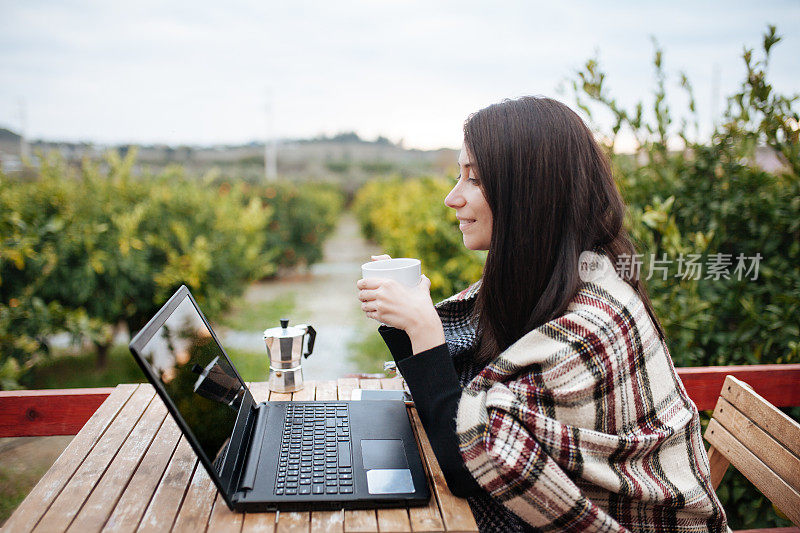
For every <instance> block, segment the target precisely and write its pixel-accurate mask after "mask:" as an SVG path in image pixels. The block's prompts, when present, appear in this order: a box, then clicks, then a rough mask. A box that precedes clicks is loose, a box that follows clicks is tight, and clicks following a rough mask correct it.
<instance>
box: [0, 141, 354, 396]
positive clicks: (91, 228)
mask: <svg viewBox="0 0 800 533" xmlns="http://www.w3.org/2000/svg"><path fill="white" fill-rule="evenodd" d="M134 158H135V151H131V152H130V153H129V154H128V155H127V156H126V157H125V158H124V159H123V158H120V157H119V156H118V155H116V154H115V153H111V154H109V155H108V156H107V158H106V160H105V161H103V162H101V163H93V162H89V161H87V162H84V164H83V165H81V167H80V168H78V169H76V168H72V167H70V166H68V165H67V164H66V163H65V162H64V161H63V160H61V159H59V158H57V157H53V158H49V159H45V160H44V161H43V163H42V166H41V169H40V172H39V176H38V177H37V178H36V179H33V180H11V179H9V178H8V177H4V176H0V243H2V247H0V379H2V380H3V383H2V386H3V387H4V388H7V387H11V386H14V385H15V382H16V380H17V378H18V377H19V376H20V374H21V373H23V372H25V371H26V370H28V369H29V368H30V367H31V366H33V365H34V364H35V363H36V361H37V360H39V359H40V358H41V357H43V356H44V355H46V354H47V352H48V344H47V339H48V337H49V336H50V335H52V334H53V333H56V332H60V331H67V332H71V333H73V334H75V336H76V337H83V338H86V337H88V338H89V339H91V340H92V341H93V342H94V343H95V345H96V346H97V347H98V350H99V351H98V354H99V362H100V364H103V361H104V357H105V354H106V352H107V349H108V347H109V346H110V343H111V338H112V326H116V325H117V324H119V323H120V322H123V323H125V324H127V326H128V328H129V329H130V331H136V330H138V329H139V328H141V326H143V325H144V323H145V322H146V321H147V320H148V319H149V317H150V316H152V314H153V313H154V312H155V311H156V310H157V309H158V307H159V306H160V305H161V304H163V302H164V301H165V300H166V298H168V297H169V295H170V294H171V293H172V292H173V291H174V290H175V289H176V288H177V287H178V286H180V285H181V284H184V283H185V284H186V285H188V286H189V287H190V289H191V290H192V293H193V294H194V295H195V297H196V298H197V299H198V301H199V303H200V305H201V306H202V307H203V309H204V310H205V311H206V313H207V314H208V315H210V316H212V317H213V316H218V315H219V314H220V313H221V311H222V310H224V309H225V307H226V306H227V305H228V303H229V302H230V301H231V300H232V299H233V298H234V297H236V296H238V295H240V294H241V293H242V291H243V290H244V288H245V287H246V286H247V284H248V283H249V282H251V281H252V280H254V279H259V278H263V277H267V276H270V275H273V274H275V273H276V270H277V269H278V267H285V266H293V265H296V264H299V263H307V264H310V263H313V262H315V261H318V260H319V259H320V258H321V255H322V252H321V250H322V243H323V240H324V238H325V237H326V236H327V235H328V234H329V233H330V231H331V229H332V228H333V225H334V223H335V220H336V217H337V215H338V213H339V210H340V209H341V195H340V194H338V193H337V192H336V191H335V190H333V189H331V188H326V187H313V186H306V187H304V188H303V189H298V188H297V187H295V186H293V185H291V184H284V183H277V184H275V185H273V186H271V187H261V188H257V189H252V188H250V186H248V185H246V184H234V185H231V184H229V183H212V182H208V183H206V182H202V181H197V180H189V179H185V178H184V177H183V176H182V173H181V170H180V168H177V167H176V168H172V169H168V170H166V171H165V172H163V173H162V174H160V175H158V176H150V177H134V176H133V175H132V171H131V169H132V168H133V164H134Z"/></svg>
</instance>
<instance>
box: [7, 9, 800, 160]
mask: <svg viewBox="0 0 800 533" xmlns="http://www.w3.org/2000/svg"><path fill="white" fill-rule="evenodd" d="M171 4H174V5H170V3H169V2H163V1H162V2H156V1H151V0H145V1H141V0H140V1H137V2H118V1H108V0H104V1H97V2H73V1H65V0H59V1H57V2H55V1H36V0H14V1H8V0H0V126H5V127H10V128H11V129H14V130H19V129H20V124H21V120H20V110H21V109H24V111H25V116H26V117H27V118H26V121H25V123H26V131H27V134H28V136H29V137H31V138H45V139H50V140H71V141H83V140H85V141H92V142H97V143H127V142H138V143H157V142H165V143H170V144H179V143H186V144H212V143H239V142H249V141H252V140H262V139H264V138H265V136H266V135H267V133H268V131H269V126H268V124H267V122H268V121H267V120H266V118H265V117H266V115H267V113H266V107H267V103H268V101H271V104H272V109H273V112H272V124H273V126H272V129H271V131H272V132H273V134H274V135H275V136H278V137H309V136H314V135H318V134H333V133H337V132H341V131H349V130H355V131H357V132H358V133H359V134H361V135H362V136H363V137H366V138H374V137H375V136H377V135H379V134H382V135H385V136H387V137H389V138H390V139H392V140H394V141H397V140H399V139H401V138H402V139H404V141H405V144H406V146H411V147H419V148H436V147H440V146H448V147H457V146H458V145H460V143H461V132H462V129H461V128H462V124H463V121H464V119H465V118H466V116H467V115H468V114H469V113H470V112H472V111H475V110H477V109H480V108H481V107H484V106H486V105H488V104H491V103H493V102H496V101H498V100H500V99H502V98H507V97H513V96H520V95H525V94H544V95H548V96H554V97H557V98H559V99H561V100H562V101H565V102H566V103H569V104H571V103H572V99H571V97H570V95H569V93H568V92H567V93H565V94H559V93H558V92H557V88H558V86H559V85H560V84H563V81H564V80H567V79H571V78H572V77H574V72H575V70H576V69H578V68H579V67H580V66H581V65H582V64H583V63H584V62H585V61H586V60H587V59H588V58H590V57H593V56H594V55H595V54H597V55H598V56H599V58H600V62H601V65H602V66H603V68H604V69H605V71H606V73H607V82H608V84H609V88H610V89H611V91H612V93H613V94H615V95H616V96H617V98H618V100H619V101H620V102H621V103H623V104H624V105H628V106H632V105H633V104H634V103H635V102H636V101H638V100H641V99H644V100H645V101H646V102H649V101H651V91H652V87H653V84H654V81H653V69H652V56H653V45H652V43H651V36H654V37H655V38H656V39H658V41H659V43H660V44H661V46H662V47H663V49H664V51H665V66H666V70H667V73H668V74H670V75H672V76H673V77H672V80H673V82H672V84H673V89H672V93H675V94H676V99H675V102H676V104H677V103H678V100H677V93H678V92H679V91H678V90H677V89H674V85H675V84H676V83H677V75H676V74H677V72H678V71H679V70H684V71H686V72H687V73H688V75H689V78H690V79H691V81H692V82H693V84H694V86H695V92H696V97H697V101H698V107H699V113H700V118H701V119H702V121H703V124H704V129H707V128H708V124H710V121H711V117H712V115H713V111H714V109H713V108H712V104H713V102H714V99H713V96H712V95H713V93H714V90H713V87H714V82H713V80H714V78H715V74H714V73H715V72H718V76H717V77H718V79H719V84H718V85H719V91H718V93H719V99H718V100H717V103H718V108H719V109H722V107H723V104H724V97H725V96H726V95H728V94H730V93H731V92H732V91H734V90H735V89H736V88H737V86H738V85H739V83H740V82H741V80H742V78H743V71H744V67H743V64H742V60H741V52H742V48H743V46H749V47H756V48H758V47H760V43H761V36H762V33H763V32H764V31H765V28H766V26H767V24H770V23H771V24H776V25H777V26H778V32H779V33H780V34H782V35H783V36H784V40H783V41H782V42H781V43H780V44H779V45H778V46H777V47H776V48H775V49H774V53H773V60H772V61H773V62H772V64H771V69H770V72H771V74H770V79H771V80H772V81H773V83H774V85H775V86H776V88H777V89H778V90H780V91H783V92H785V93H794V92H798V91H800V83H799V82H800V53H798V52H800V2H798V1H796V0H786V1H774V2H769V1H767V2H763V3H759V2H753V1H752V0H748V1H738V0H726V1H724V2H722V1H721V2H706V1H702V0H701V1H696V0H695V1H691V2H688V1H671V2H641V1H635V2H634V1H631V2H614V1H608V0H606V1H604V2H591V1H571V2H548V3H547V4H543V3H539V2H532V1H515V2H502V1H498V2H488V1H484V2H472V1H467V0H459V1H435V0H422V1H412V0H405V1H400V0H397V1H395V0H371V1H367V0H333V1H330V0H329V1H318V2H305V1H297V0H293V1H284V2H275V1H264V0H258V1H254V2H252V3H250V2H219V1H213V2H212V1H206V0H195V1H193V2H181V3H180V5H178V3H176V2H172V3H171Z"/></svg>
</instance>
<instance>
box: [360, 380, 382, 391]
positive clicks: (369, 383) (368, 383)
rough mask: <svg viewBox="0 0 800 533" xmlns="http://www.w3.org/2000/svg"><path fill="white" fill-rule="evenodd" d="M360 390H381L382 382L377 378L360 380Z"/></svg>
mask: <svg viewBox="0 0 800 533" xmlns="http://www.w3.org/2000/svg"><path fill="white" fill-rule="evenodd" d="M358 388H359V389H370V390H375V389H380V388H381V380H380V379H376V378H362V379H359V380H358Z"/></svg>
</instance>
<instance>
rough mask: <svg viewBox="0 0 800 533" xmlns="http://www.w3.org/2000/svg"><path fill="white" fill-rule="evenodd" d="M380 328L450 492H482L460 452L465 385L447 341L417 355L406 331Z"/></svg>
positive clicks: (467, 494) (465, 495)
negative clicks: (458, 428)
mask: <svg viewBox="0 0 800 533" xmlns="http://www.w3.org/2000/svg"><path fill="white" fill-rule="evenodd" d="M378 331H379V332H380V334H381V336H382V337H383V340H384V342H386V345H387V346H388V347H389V351H390V352H392V357H394V360H395V362H397V368H398V369H399V370H400V373H401V374H402V375H403V378H404V379H405V380H406V383H407V384H408V389H409V390H410V391H411V396H412V397H413V399H414V406H415V407H416V408H417V413H418V414H419V418H420V420H421V421H422V426H423V427H424V428H425V433H426V434H427V435H428V440H429V441H430V443H431V448H433V453H434V454H435V455H436V460H437V461H438V462H439V466H440V467H441V469H442V473H443V474H444V479H445V481H446V482H447V487H448V488H449V489H450V492H452V493H453V494H454V495H456V496H460V497H462V498H466V497H468V496H475V495H478V494H482V493H483V489H482V488H481V487H480V485H478V482H477V481H475V478H474V477H472V474H470V472H469V470H467V467H466V466H465V465H464V460H463V459H462V458H461V453H460V452H459V451H458V436H457V435H456V411H457V410H458V400H459V398H460V397H461V387H460V385H459V383H458V376H457V375H456V370H455V367H454V366H453V360H452V359H451V357H450V352H449V350H448V349H447V344H440V345H439V346H436V347H435V348H431V349H430V350H426V351H424V352H420V353H418V354H416V355H413V352H412V350H411V340H410V339H409V338H408V335H407V334H406V332H405V331H403V330H400V329H396V328H390V327H387V326H381V327H380V328H379V329H378Z"/></svg>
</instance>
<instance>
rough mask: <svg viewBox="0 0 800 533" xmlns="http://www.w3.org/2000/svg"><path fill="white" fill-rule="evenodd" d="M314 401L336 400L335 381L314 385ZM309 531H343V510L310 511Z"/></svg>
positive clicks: (334, 532) (337, 532)
mask: <svg viewBox="0 0 800 533" xmlns="http://www.w3.org/2000/svg"><path fill="white" fill-rule="evenodd" d="M314 399H315V400H319V401H325V400H338V392H337V390H336V382H335V381H320V382H318V383H316V390H315V391H314ZM311 531H312V532H314V533H316V532H317V531H320V532H333V533H339V532H342V531H344V510H338V511H312V513H311Z"/></svg>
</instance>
